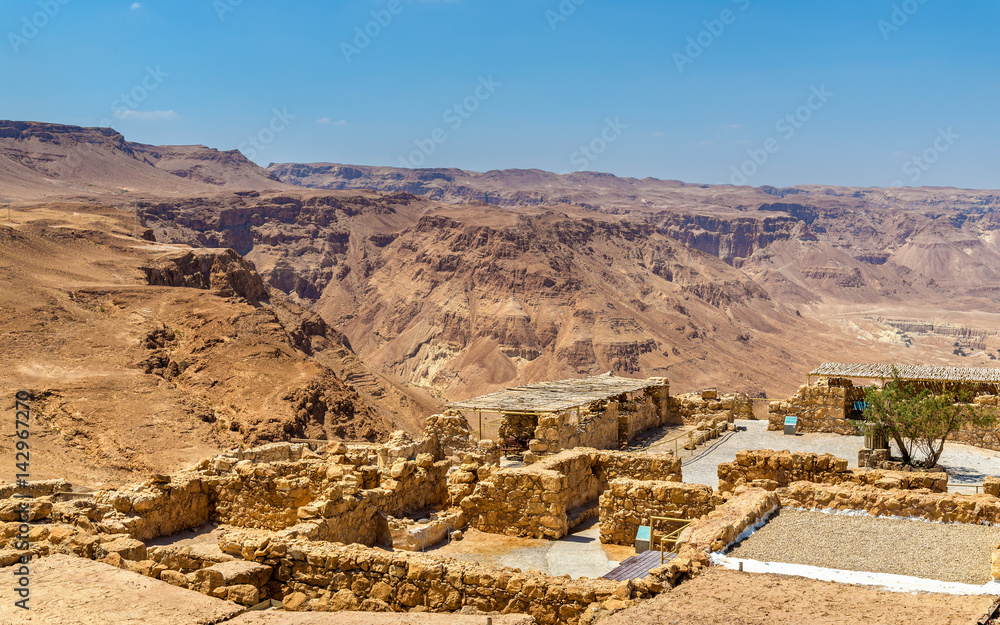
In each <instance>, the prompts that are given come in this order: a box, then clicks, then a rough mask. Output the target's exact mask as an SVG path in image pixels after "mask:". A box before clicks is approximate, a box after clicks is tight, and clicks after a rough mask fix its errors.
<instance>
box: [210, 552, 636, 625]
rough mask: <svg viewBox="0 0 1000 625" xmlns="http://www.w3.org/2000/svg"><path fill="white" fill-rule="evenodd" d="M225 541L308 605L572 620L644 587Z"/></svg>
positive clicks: (275, 589)
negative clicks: (466, 609) (469, 609)
mask: <svg viewBox="0 0 1000 625" xmlns="http://www.w3.org/2000/svg"><path fill="white" fill-rule="evenodd" d="M220 546H221V547H222V549H223V550H224V551H225V552H227V553H230V554H233V555H241V556H242V557H243V558H245V559H246V560H248V561H254V562H256V563H258V564H261V565H264V566H269V567H271V568H272V570H275V571H277V575H276V576H274V577H273V578H272V580H271V582H270V583H269V584H268V585H267V593H268V595H269V596H275V597H288V596H290V595H293V594H295V593H301V594H302V597H301V599H300V601H304V603H303V605H302V608H303V609H307V610H321V611H328V610H365V611H390V610H392V611H409V610H413V609H419V610H423V611H431V612H457V611H459V610H461V609H462V608H463V607H466V606H469V607H474V608H477V609H479V610H482V611H484V612H504V613H510V612H516V613H525V614H530V615H532V616H534V617H535V618H536V619H537V620H538V622H539V623H547V624H566V625H573V624H575V623H577V622H578V621H579V619H580V617H581V615H583V614H584V613H585V611H586V610H587V609H588V607H590V606H591V605H593V604H597V606H595V607H596V608H598V609H600V608H601V607H602V606H601V604H605V605H610V606H612V607H625V606H627V605H630V604H632V603H633V602H634V598H635V596H636V595H637V594H638V592H637V590H636V588H634V587H633V584H630V583H628V582H614V581H610V580H605V579H595V580H571V579H567V578H554V577H547V576H544V575H541V574H537V573H524V572H522V571H519V570H517V569H510V568H497V567H489V566H483V565H480V564H475V563H470V562H460V561H457V560H441V559H435V558H430V557H427V556H423V555H419V554H414V553H408V552H399V553H391V552H386V551H381V550H378V549H370V548H366V547H362V546H358V545H352V546H346V547H345V546H343V545H336V544H329V543H309V542H295V541H278V540H274V539H271V540H269V541H265V540H261V539H260V538H259V537H257V538H255V537H245V536H241V535H239V534H236V533H234V534H229V535H227V536H226V537H224V538H223V541H222V543H221V544H220ZM646 596H649V595H648V593H646ZM612 602H615V603H612Z"/></svg>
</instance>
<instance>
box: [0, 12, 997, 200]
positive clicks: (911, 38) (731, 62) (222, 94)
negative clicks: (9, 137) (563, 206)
mask: <svg viewBox="0 0 1000 625" xmlns="http://www.w3.org/2000/svg"><path fill="white" fill-rule="evenodd" d="M998 23H1000V3H997V2H994V1H992V0H979V1H973V0H969V1H964V2H945V1H944V0H923V2H921V0H907V1H905V2H902V1H898V0H897V1H895V2H894V1H891V0H842V1H838V2H802V1H801V0H799V1H792V0H771V1H769V2H764V1H763V0H709V1H704V0H702V1H698V2H695V1H688V2H684V1H677V2H669V1H664V0H648V1H646V0H635V1H624V2H611V1H610V0H349V1H333V2H330V1H327V2H319V1H301V2H280V3H279V2H267V1H265V0H140V1H139V2H127V1H123V2H118V1H108V0H93V1H86V2H85V1H84V0H34V1H29V0H8V1H7V2H5V3H4V10H3V16H2V17H0V32H2V34H4V39H5V41H4V42H3V43H2V44H0V72H2V74H0V75H2V76H3V78H4V80H3V87H2V88H0V118H6V119H25V120H39V121H50V122H58V123H66V124H77V125H84V126H90V125H108V124H110V125H112V126H113V127H114V128H116V129H117V130H119V131H120V132H122V133H123V134H124V135H125V136H126V137H127V138H128V139H130V140H132V141H140V142H145V143H154V144H187V143H201V144H206V145H209V146H212V147H216V148H220V149H233V148H240V149H243V150H244V152H245V153H247V154H248V156H251V157H252V158H253V159H254V160H255V161H257V162H258V163H261V164H263V165H267V164H268V163H270V162H287V161H294V162H312V161H331V162H343V163H355V164H366V165H397V166H399V165H402V164H406V165H420V166H424V167H461V168H464V169H472V170H479V171H485V170H489V169H501V168H540V169H546V170H550V171H556V172H567V171H575V170H580V169H588V170H594V171H605V172H611V173H614V174H617V175H621V176H635V177H645V176H653V177H657V178H665V179H679V180H684V181H688V182H700V183H744V182H745V183H746V184H752V185H755V186H759V185H763V184H771V185H776V186H788V185H794V184H840V185H859V186H860V185H865V186H867V185H876V186H889V185H893V184H904V185H914V186H916V185H920V186H923V185H928V186H959V187H973V188H989V189H997V188H1000V179H998V176H1000V167H998V165H1000V152H998V149H1000V148H998V146H1000V124H998V122H997V110H998V108H1000V107H998V101H1000V38H998V37H997V36H996V25H997V24H998ZM365 31H367V34H361V35H359V32H360V33H365ZM122 96H125V97H122Z"/></svg>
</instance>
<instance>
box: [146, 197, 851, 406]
mask: <svg viewBox="0 0 1000 625" xmlns="http://www.w3.org/2000/svg"><path fill="white" fill-rule="evenodd" d="M138 208H139V210H140V212H141V214H142V216H143V220H144V223H145V225H146V226H147V227H149V228H150V229H151V230H152V231H153V232H154V233H155V235H156V237H157V239H158V240H171V241H177V242H183V243H186V244H190V245H203V246H209V247H232V248H233V249H235V250H237V251H238V252H240V253H242V254H245V255H246V257H247V258H248V259H249V260H251V261H252V262H253V263H254V265H255V267H257V269H258V271H259V272H260V274H261V275H262V276H263V277H264V279H265V281H266V282H267V283H268V284H269V285H270V286H271V287H273V288H275V289H278V290H281V291H283V292H287V293H288V294H289V295H290V296H291V297H292V298H293V299H295V300H296V301H297V302H299V303H301V304H303V305H305V306H308V307H309V308H310V309H312V310H315V311H316V312H318V313H319V314H320V315H322V317H323V318H324V319H326V320H327V322H328V323H330V324H331V325H333V326H334V327H336V328H338V329H340V330H341V331H342V332H344V334H345V335H346V336H347V337H348V339H349V340H350V343H351V345H352V346H353V347H354V349H355V350H356V351H357V353H358V355H359V356H361V358H362V359H363V360H364V361H365V362H367V363H368V364H369V365H371V366H372V367H374V368H375V370H377V371H381V372H384V373H387V374H391V375H392V376H395V377H397V378H399V379H401V380H403V381H405V382H408V383H411V384H416V385H419V386H422V387H426V388H429V389H432V390H434V391H438V392H440V393H442V396H443V397H445V398H458V397H467V396H469V395H471V394H476V393H481V392H487V391H491V390H495V389H496V388H500V387H503V386H509V385H511V384H516V383H521V382H528V381H535V380H540V379H549V378H558V377H567V376H579V375H585V374H594V373H601V372H603V371H609V370H611V371H615V372H616V373H618V374H622V375H633V376H640V375H646V376H649V375H667V376H669V377H670V378H671V379H672V380H674V381H675V383H677V384H680V385H682V386H683V387H695V388H697V387H698V386H699V385H709V384H719V385H724V386H727V387H736V388H740V389H742V390H748V391H751V392H755V393H760V392H764V391H766V392H770V393H772V394H774V393H781V392H787V391H788V390H790V389H792V388H794V386H795V385H796V383H797V381H798V380H799V378H800V376H801V373H802V372H803V371H804V370H807V369H808V368H811V367H812V366H813V364H814V363H813V360H814V359H816V358H831V359H835V358H837V357H844V358H846V357H849V350H848V348H847V347H846V346H845V345H843V344H841V343H839V342H838V341H837V340H836V335H835V334H834V335H831V334H829V329H828V328H826V327H825V326H823V325H822V324H819V325H817V324H814V323H813V324H811V323H809V322H807V321H806V320H804V319H802V318H801V317H800V316H797V315H796V314H795V312H794V310H792V309H788V308H787V307H785V306H783V305H781V304H780V303H779V302H776V301H775V300H774V299H773V298H771V297H770V296H769V295H768V294H767V292H766V291H765V290H764V289H762V288H761V287H760V286H759V285H757V284H756V283H755V282H754V281H753V280H751V279H750V278H748V277H747V276H746V275H745V274H744V273H742V272H741V271H740V270H738V269H736V268H734V267H732V266H730V265H728V264H726V263H725V262H723V261H722V260H721V259H719V258H717V257H715V256H712V255H710V254H706V253H704V252H700V251H698V250H695V249H693V248H691V247H690V246H686V245H684V244H682V243H679V242H677V241H675V240H673V239H671V238H670V237H668V236H666V235H664V234H662V233H660V232H658V231H657V229H656V227H655V226H654V225H653V224H651V223H650V221H649V220H648V218H646V217H645V216H641V215H609V214H607V213H602V212H598V211H594V210H592V209H587V208H582V207H576V206H557V207H552V208H541V207H529V208H522V209H513V208H511V209H507V208H497V207H491V206H485V205H473V206H462V205H458V206H454V205H442V204H440V203H439V202H434V201H430V200H427V199H424V198H418V197H416V196H413V195H410V194H406V193H398V194H392V195H381V194H378V193H372V192H343V191H341V192H319V191H312V192H307V191H303V192H300V193H299V194H285V193H281V194H274V193H261V194H256V193H251V194H247V193H234V194H231V195H228V196H227V195H219V196H215V197H213V198H202V197H199V198H191V199H189V200H185V201H174V202H170V203H166V202H160V203H152V202H150V203H145V202H140V203H139V204H138ZM857 343H859V344H860V343H862V342H861V341H857ZM859 349H863V348H860V347H859Z"/></svg>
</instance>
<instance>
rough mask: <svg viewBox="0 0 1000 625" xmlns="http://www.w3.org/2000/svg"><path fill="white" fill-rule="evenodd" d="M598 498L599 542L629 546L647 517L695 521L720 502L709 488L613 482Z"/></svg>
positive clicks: (638, 481) (619, 480) (666, 483)
mask: <svg viewBox="0 0 1000 625" xmlns="http://www.w3.org/2000/svg"><path fill="white" fill-rule="evenodd" d="M609 486H610V487H609V488H608V490H606V491H604V493H603V494H602V495H601V498H600V506H601V513H600V518H601V542H602V543H611V544H615V545H632V544H634V543H635V536H636V532H637V531H638V528H639V526H640V525H647V524H649V520H650V517H654V516H660V517H670V518H678V519H696V518H698V517H702V516H704V515H706V514H708V513H709V512H711V511H712V510H714V509H715V507H716V505H717V504H718V503H721V500H719V498H718V497H716V496H715V494H714V492H713V491H712V488H711V487H710V486H705V485H704V484H683V483H680V482H660V481H651V480H630V479H622V478H618V479H614V480H612V481H611V484H610V485H609Z"/></svg>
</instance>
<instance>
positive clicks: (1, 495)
mask: <svg viewBox="0 0 1000 625" xmlns="http://www.w3.org/2000/svg"><path fill="white" fill-rule="evenodd" d="M72 487H73V485H72V484H70V483H69V482H67V481H66V480H62V479H57V480H42V481H38V482H28V485H27V487H23V486H22V487H18V486H17V484H9V483H4V482H0V499H9V498H11V497H13V496H14V494H15V493H20V494H22V495H31V496H32V497H44V496H46V495H52V494H54V493H60V492H65V491H68V490H70V489H71V488H72Z"/></svg>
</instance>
